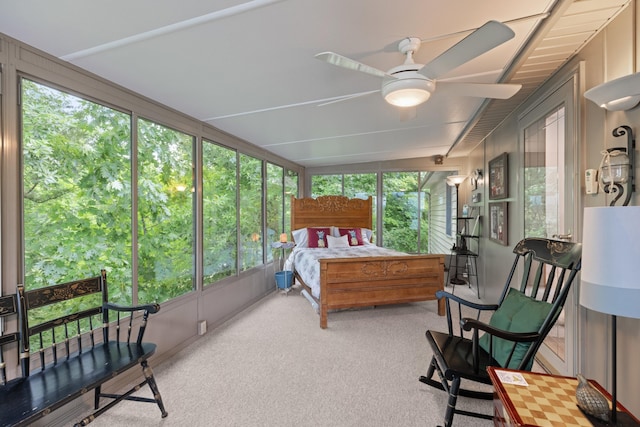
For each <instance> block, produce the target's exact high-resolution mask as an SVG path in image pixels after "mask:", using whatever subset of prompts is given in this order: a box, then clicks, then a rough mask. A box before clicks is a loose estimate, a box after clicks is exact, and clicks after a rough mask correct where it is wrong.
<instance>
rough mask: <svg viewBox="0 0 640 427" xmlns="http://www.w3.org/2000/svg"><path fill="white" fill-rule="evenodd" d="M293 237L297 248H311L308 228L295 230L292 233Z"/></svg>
mask: <svg viewBox="0 0 640 427" xmlns="http://www.w3.org/2000/svg"><path fill="white" fill-rule="evenodd" d="M291 235H292V236H293V241H294V242H295V244H296V246H297V247H299V248H308V247H309V233H307V229H306V228H299V229H297V230H293V231H292V232H291Z"/></svg>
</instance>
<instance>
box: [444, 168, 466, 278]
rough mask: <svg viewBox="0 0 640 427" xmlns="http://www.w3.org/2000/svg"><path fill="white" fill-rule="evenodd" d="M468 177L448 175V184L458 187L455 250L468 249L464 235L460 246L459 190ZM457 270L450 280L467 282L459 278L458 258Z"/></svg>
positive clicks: (461, 237)
mask: <svg viewBox="0 0 640 427" xmlns="http://www.w3.org/2000/svg"><path fill="white" fill-rule="evenodd" d="M465 179H467V176H466V175H449V176H448V177H447V184H448V185H450V186H455V187H456V220H455V222H456V242H455V243H454V244H453V251H454V252H456V251H466V250H467V241H466V240H465V238H464V236H459V237H460V246H458V216H459V215H458V206H459V203H458V194H459V193H458V191H459V188H460V184H462V183H463V182H464V180H465ZM455 270H456V272H455V276H454V277H453V278H452V279H451V280H450V282H451V283H452V284H454V285H462V284H464V283H465V281H464V280H462V279H460V278H458V265H457V260H456V269H455Z"/></svg>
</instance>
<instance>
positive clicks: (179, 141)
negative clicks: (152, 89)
mask: <svg viewBox="0 0 640 427" xmlns="http://www.w3.org/2000/svg"><path fill="white" fill-rule="evenodd" d="M193 143H194V138H193V137H192V136H190V135H187V134H185V133H182V132H179V131H176V130H173V129H169V128H167V127H165V126H162V125H159V124H157V123H154V122H151V121H148V120H143V119H140V120H138V300H139V302H140V303H150V302H156V303H159V302H163V301H167V300H168V299H171V298H174V297H176V296H179V295H182V294H184V293H186V292H190V291H191V290H193V289H194V285H195V280H194V278H195V276H194V274H193V273H194V269H195V263H194V260H195V250H194V247H195V245H194V238H193V237H194V232H193V231H194V218H195V215H194V213H195V209H194V197H193V195H194V194H195V193H194V181H193Z"/></svg>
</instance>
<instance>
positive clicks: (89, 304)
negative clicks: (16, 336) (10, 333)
mask: <svg viewBox="0 0 640 427" xmlns="http://www.w3.org/2000/svg"><path fill="white" fill-rule="evenodd" d="M106 301H107V275H106V272H105V271H104V270H102V272H101V274H100V276H96V277H90V278H87V279H82V280H74V281H72V282H67V283H61V284H58V285H53V286H47V287H43V288H38V289H32V290H28V291H27V290H25V289H24V286H22V285H19V286H18V309H19V312H20V318H21V322H22V334H23V339H22V341H21V346H22V353H23V355H24V357H23V358H22V375H23V376H28V375H29V372H30V358H29V355H30V354H32V353H34V354H35V353H36V352H37V353H38V356H39V357H38V359H39V362H40V368H41V369H42V370H43V369H44V368H45V366H47V364H57V363H59V361H62V360H67V359H69V357H71V355H72V354H73V353H75V352H82V351H83V350H84V349H85V348H92V347H95V346H96V345H98V344H100V343H102V342H104V341H106V340H107V339H108V333H109V331H108V324H109V318H108V310H103V304H104V303H106Z"/></svg>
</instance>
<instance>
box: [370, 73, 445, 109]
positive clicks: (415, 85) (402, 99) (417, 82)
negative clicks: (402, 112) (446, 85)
mask: <svg viewBox="0 0 640 427" xmlns="http://www.w3.org/2000/svg"><path fill="white" fill-rule="evenodd" d="M433 89H434V84H433V81H431V80H428V79H426V78H404V79H397V80H389V81H388V82H385V83H384V84H383V85H382V96H383V98H384V100H385V101H387V102H388V103H389V104H391V105H395V106H396V107H415V106H416V105H420V104H422V103H423V102H426V101H427V100H428V99H429V98H430V97H431V92H433Z"/></svg>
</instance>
